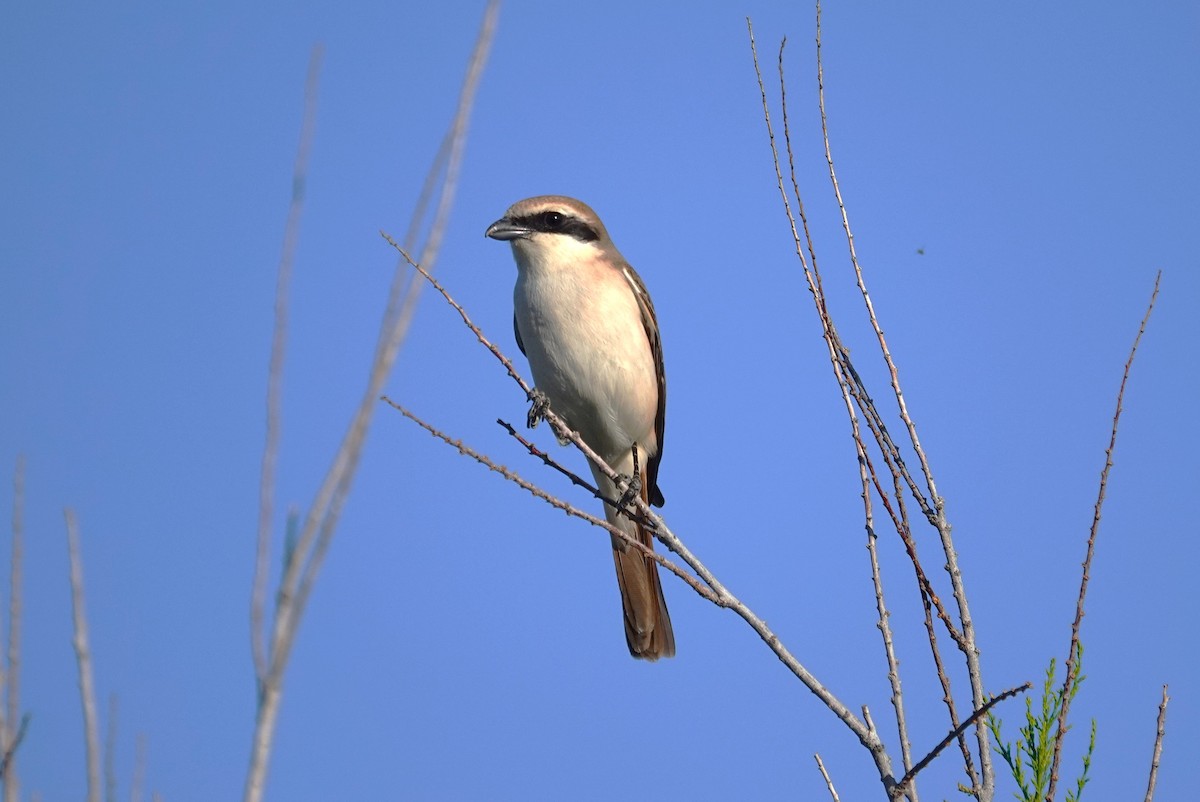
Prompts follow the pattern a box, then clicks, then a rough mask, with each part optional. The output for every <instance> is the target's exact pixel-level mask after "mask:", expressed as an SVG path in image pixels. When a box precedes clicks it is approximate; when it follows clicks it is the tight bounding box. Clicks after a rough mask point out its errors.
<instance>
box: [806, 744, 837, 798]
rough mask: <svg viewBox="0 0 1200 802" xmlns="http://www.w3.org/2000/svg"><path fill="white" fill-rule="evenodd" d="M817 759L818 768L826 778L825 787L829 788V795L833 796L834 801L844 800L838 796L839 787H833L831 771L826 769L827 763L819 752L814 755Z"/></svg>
mask: <svg viewBox="0 0 1200 802" xmlns="http://www.w3.org/2000/svg"><path fill="white" fill-rule="evenodd" d="M813 757H814V758H816V760H817V768H818V769H820V770H821V776H822V777H824V778H825V787H826V788H828V789H829V795H830V796H831V797H833V802H842V800H841V798H839V797H838V792H837V789H836V788H834V787H833V780H831V779H829V772H827V771H825V764H824V763H822V762H821V756H820V755H819V754H816V755H813Z"/></svg>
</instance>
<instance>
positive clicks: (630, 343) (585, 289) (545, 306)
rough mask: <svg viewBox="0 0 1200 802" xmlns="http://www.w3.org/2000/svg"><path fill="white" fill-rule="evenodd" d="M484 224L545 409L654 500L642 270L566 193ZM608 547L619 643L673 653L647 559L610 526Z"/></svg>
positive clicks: (654, 655) (654, 402)
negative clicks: (506, 273) (509, 268)
mask: <svg viewBox="0 0 1200 802" xmlns="http://www.w3.org/2000/svg"><path fill="white" fill-rule="evenodd" d="M486 234H487V236H489V237H491V238H493V239H498V240H504V241H507V242H508V243H510V244H511V245H512V250H513V258H514V259H515V260H516V262H517V285H516V289H515V290H514V291H513V305H514V316H513V324H514V327H515V329H516V334H517V345H518V346H519V347H520V349H521V352H522V353H524V354H525V356H526V357H528V359H529V367H530V369H531V370H532V371H533V379H534V383H535V384H536V385H537V388H538V389H539V390H541V391H542V392H543V393H544V394H545V395H546V397H547V398H548V399H549V401H550V409H552V410H553V411H554V412H555V413H557V414H558V415H559V416H560V417H561V418H563V419H564V420H565V421H566V422H567V424H568V425H569V426H570V427H571V428H572V429H574V430H575V431H577V432H579V435H580V436H581V437H582V438H583V440H584V442H586V443H587V444H588V445H589V446H591V448H592V449H593V450H594V451H595V452H596V453H597V454H599V455H600V456H601V457H603V458H604V461H605V462H607V463H608V464H609V465H610V466H611V467H612V468H613V469H614V470H615V471H617V472H618V473H620V474H624V475H626V476H630V477H632V476H633V475H634V470H635V469H634V466H635V460H636V465H637V470H638V472H639V474H640V477H639V478H640V480H641V493H642V498H643V499H645V500H646V501H647V502H648V503H650V504H654V505H655V506H662V503H663V496H662V493H661V492H660V491H659V489H658V465H659V462H660V460H661V459H662V446H663V426H664V420H665V417H666V404H667V385H666V377H665V375H664V373H663V356H662V342H661V341H660V339H659V335H658V321H657V320H656V319H655V317H654V305H653V304H652V303H651V302H650V295H649V294H648V293H647V292H646V287H645V285H643V284H642V280H641V279H640V278H639V277H638V274H637V273H636V272H634V270H633V268H632V267H630V266H629V263H628V262H626V261H625V258H624V257H622V256H621V253H620V251H618V250H617V246H616V245H614V244H613V241H612V239H610V238H609V236H608V232H607V231H606V230H605V229H604V224H603V223H601V222H600V218H599V217H597V216H596V213H595V212H593V211H592V210H591V208H590V207H588V206H587V205H586V204H584V203H581V202H580V201H577V200H575V199H573V198H567V197H563V196H561V195H544V196H542V197H537V198H529V199H527V200H523V201H520V202H519V203H515V204H513V206H512V207H510V208H509V210H508V211H507V212H505V214H504V217H501V218H500V219H499V220H497V221H496V222H494V223H492V224H491V225H490V226H488V229H487V232H486ZM635 451H636V457H635ZM591 467H592V476H594V477H595V479H596V486H597V487H598V488H599V489H600V492H601V493H602V494H603V495H604V497H605V498H608V499H613V500H617V499H619V497H620V495H621V491H620V490H618V489H617V487H616V486H615V484H614V483H613V482H612V481H611V480H609V478H608V477H607V476H605V475H604V474H602V473H601V472H600V471H599V470H598V469H597V468H596V466H595V465H592V466H591ZM604 514H605V517H606V518H607V519H608V522H609V523H611V524H612V525H613V526H617V527H619V528H620V529H622V530H623V531H625V532H626V533H628V534H629V535H630V537H631V538H633V539H636V540H638V541H640V542H641V543H643V544H645V545H646V546H649V547H651V548H653V545H654V539H653V537H652V535H651V534H650V532H649V531H648V530H647V529H645V528H644V527H642V526H641V525H639V524H637V523H635V522H634V521H632V520H630V519H629V518H628V517H626V516H625V515H623V514H620V513H618V512H617V510H616V509H614V508H613V506H612V505H610V504H605V505H604ZM612 550H613V561H614V562H615V563H616V567H617V584H618V585H620V588H621V607H622V609H623V611H624V616H625V640H626V642H627V643H628V644H629V652H630V653H631V654H632V655H633V656H634V657H638V658H641V659H643V660H657V659H658V658H660V657H672V656H674V654H675V634H674V632H672V630H671V619H670V617H669V616H668V615H667V603H666V600H665V599H664V598H663V592H662V585H661V584H660V583H659V578H658V566H657V565H656V564H655V562H654V561H653V560H651V559H649V558H648V557H646V556H645V555H644V554H643V553H642V552H640V551H639V550H637V549H636V548H634V547H633V546H630V545H629V544H627V543H625V542H624V541H622V540H620V539H619V538H617V537H616V536H613V538H612Z"/></svg>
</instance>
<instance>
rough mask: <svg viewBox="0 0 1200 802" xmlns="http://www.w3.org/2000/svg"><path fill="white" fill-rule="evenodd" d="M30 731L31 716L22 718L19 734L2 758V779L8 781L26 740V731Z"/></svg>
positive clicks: (0, 771)
mask: <svg viewBox="0 0 1200 802" xmlns="http://www.w3.org/2000/svg"><path fill="white" fill-rule="evenodd" d="M27 729H29V714H28V713H26V714H25V715H23V716H21V726H20V727H18V728H17V734H16V735H15V736H13V739H12V743H10V744H9V745H8V746H6V747H5V748H4V756H3V757H0V777H4V778H6V779H7V777H8V775H9V772H10V771H12V762H13V759H14V758H15V757H16V754H17V748H18V747H19V746H20V745H21V742H22V741H24V740H25V731H26V730H27Z"/></svg>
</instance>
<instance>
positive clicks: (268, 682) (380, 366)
mask: <svg viewBox="0 0 1200 802" xmlns="http://www.w3.org/2000/svg"><path fill="white" fill-rule="evenodd" d="M498 13H499V3H498V2H497V0H491V2H489V3H488V5H487V8H486V9H485V10H484V15H483V22H482V25H481V27H480V32H479V36H478V38H477V39H476V42H475V46H474V48H473V50H472V54H471V61H470V65H469V68H468V71H467V76H466V78H465V79H464V83H463V87H462V90H461V93H460V97H459V105H458V109H457V111H456V113H455V116H454V120H453V121H452V123H451V125H450V133H449V134H448V135H447V136H448V138H449V141H450V143H451V144H450V147H449V155H448V156H446V157H445V158H446V159H447V166H446V172H445V175H444V176H443V178H442V187H441V198H440V201H439V204H438V209H437V212H436V214H435V216H434V219H433V222H432V223H431V224H430V233H429V236H428V239H427V241H426V243H425V247H424V249H423V251H422V258H424V259H426V260H427V261H428V262H429V263H430V264H432V263H433V262H434V261H435V260H436V257H437V253H438V250H439V247H440V243H441V238H442V235H443V232H444V231H445V226H446V221H447V219H448V216H449V212H450V208H451V205H452V203H453V199H454V194H455V189H456V186H457V176H458V171H459V168H460V166H461V162H462V154H463V152H464V148H465V143H466V131H467V120H468V119H469V115H470V111H471V107H472V104H473V99H474V95H475V90H476V88H477V86H478V83H479V78H480V76H481V74H482V69H483V65H484V63H485V62H486V58H487V53H488V50H489V48H490V45H491V40H492V36H493V33H494V31H495V25H496V19H497V15H498ZM441 158H443V157H442V156H441V155H439V157H438V159H436V160H435V162H438V161H440V160H441ZM404 278H405V272H404V271H401V270H399V269H398V270H397V271H396V275H395V278H394V279H393V281H392V288H391V291H390V293H389V297H388V304H387V308H386V309H385V311H384V314H383V318H382V322H381V324H380V332H379V338H378V340H377V342H376V347H375V353H374V357H373V359H372V362H371V367H370V371H369V374H368V378H367V384H366V389H365V390H364V392H363V395H362V398H361V399H360V401H359V404H358V407H357V409H356V411H355V413H354V415H353V417H352V419H351V421H350V426H349V427H348V429H347V431H346V434H345V435H344V436H343V439H342V442H341V444H340V446H339V448H338V451H337V453H336V454H335V455H334V458H333V461H332V463H331V465H330V467H329V470H328V472H327V473H326V475H325V477H324V479H323V480H322V483H321V486H320V488H319V489H318V491H317V494H316V496H315V498H314V500H313V503H312V505H311V507H310V508H309V510H308V512H307V514H306V515H305V516H304V523H303V525H302V526H301V528H300V532H299V534H298V535H297V537H296V538H295V541H294V546H293V547H291V548H290V549H289V554H288V557H287V559H285V561H284V573H283V578H282V579H281V580H280V584H279V591H278V594H277V597H276V604H275V614H274V619H273V622H272V626H271V634H270V639H269V644H263V643H259V645H258V646H256V649H257V650H258V652H257V654H258V656H257V657H256V671H257V672H258V675H259V676H258V679H259V681H258V690H259V693H258V711H257V716H256V721H255V731H254V736H253V740H252V745H251V755H250V767H249V769H248V771H247V774H246V785H245V789H244V792H243V800H244V802H259V801H260V800H261V799H262V795H263V791H264V788H265V784H266V776H267V764H268V761H269V759H270V754H271V748H272V743H273V739H274V732H275V725H276V722H277V720H278V714H279V704H280V699H281V694H282V681H283V675H284V672H285V671H286V668H287V665H288V661H289V659H290V656H291V650H292V646H293V645H294V643H295V639H296V634H297V631H298V629H299V623H300V620H301V618H302V617H303V615H304V611H305V609H306V606H307V603H308V598H309V596H310V594H311V592H312V588H313V586H314V584H315V582H316V578H317V576H318V574H319V572H320V569H321V566H322V564H323V562H324V558H325V555H326V553H327V551H328V549H329V546H330V544H331V543H332V540H333V534H334V532H335V530H336V528H337V523H338V521H339V520H340V516H341V511H342V507H343V505H344V504H345V500H346V498H347V496H348V494H349V492H350V488H351V486H352V484H353V481H354V476H355V474H356V472H357V468H358V462H359V458H360V457H361V454H362V448H363V444H364V443H365V440H366V436H367V431H368V429H369V427H370V422H371V420H372V417H373V415H374V411H375V407H376V405H377V399H378V396H379V393H380V391H381V389H382V387H383V384H384V382H385V381H386V379H387V377H388V375H389V374H390V373H391V369H392V366H393V365H394V363H395V360H396V355H397V354H398V352H399V349H400V345H401V343H402V342H403V340H404V335H405V333H406V332H407V330H408V321H409V319H410V318H411V311H412V308H413V305H414V304H415V302H416V298H417V295H416V293H415V292H413V293H409V294H408V295H407V296H403V295H402V288H403V286H404V284H405V282H404ZM283 303H285V304H286V299H284V300H283ZM277 319H278V318H277ZM267 459H268V458H267V457H266V456H264V463H266V462H267ZM267 478H268V477H266V476H264V485H267V484H273V480H272V481H271V482H268V481H267ZM264 518H265V519H266V520H267V521H268V522H269V518H270V516H269V514H267V513H266V512H264V511H263V510H261V509H260V525H261V521H262V520H263V519H264ZM261 531H262V530H261V529H260V545H259V554H260V558H259V559H260V562H259V563H258V564H257V565H258V566H260V568H259V572H258V573H256V589H255V594H256V598H257V599H258V601H257V602H252V616H253V615H254V614H257V615H258V616H259V617H260V618H261V615H262V606H263V605H264V603H265V602H264V600H263V598H262V596H263V595H265V591H264V590H260V589H259V588H260V587H261V588H265V584H263V583H261V582H260V580H259V576H260V575H261V573H262V571H263V570H265V569H262V568H261V566H262V565H263V562H262V560H263V558H262V556H261V555H262V553H263V551H262V549H263V546H262V539H261ZM255 605H257V606H255ZM255 610H257V611H258V612H257V613H255V612H254V611H255ZM256 631H260V630H259V629H258V628H257V627H256ZM254 637H256V638H258V637H260V636H259V635H255V636H254Z"/></svg>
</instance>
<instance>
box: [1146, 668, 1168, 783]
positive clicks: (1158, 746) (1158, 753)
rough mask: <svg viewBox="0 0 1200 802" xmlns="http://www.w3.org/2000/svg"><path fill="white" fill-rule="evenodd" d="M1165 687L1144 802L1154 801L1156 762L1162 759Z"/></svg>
mask: <svg viewBox="0 0 1200 802" xmlns="http://www.w3.org/2000/svg"><path fill="white" fill-rule="evenodd" d="M1169 701H1171V697H1169V696H1167V686H1166V685H1164V686H1163V689H1162V702H1161V703H1160V704H1159V706H1158V727H1157V729H1156V731H1155V733H1154V754H1153V756H1152V757H1151V758H1150V781H1149V783H1147V785H1146V802H1153V801H1154V786H1155V784H1156V783H1157V782H1158V762H1159V760H1161V759H1162V747H1163V736H1165V735H1166V734H1167V702H1169Z"/></svg>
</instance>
